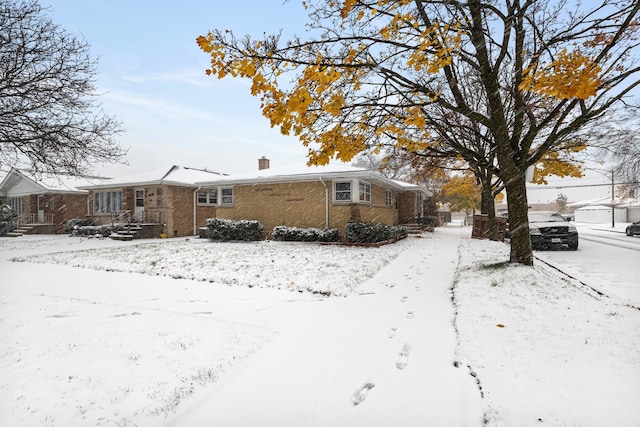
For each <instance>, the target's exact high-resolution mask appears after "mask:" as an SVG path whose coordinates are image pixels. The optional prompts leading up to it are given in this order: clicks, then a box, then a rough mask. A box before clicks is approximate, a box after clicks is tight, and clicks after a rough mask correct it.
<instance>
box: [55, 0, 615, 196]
mask: <svg viewBox="0 0 640 427" xmlns="http://www.w3.org/2000/svg"><path fill="white" fill-rule="evenodd" d="M42 4H43V6H45V7H50V13H51V15H52V18H53V20H54V22H55V23H57V24H58V25H60V26H62V27H63V28H64V29H65V30H66V31H68V32H70V33H72V34H74V35H76V36H80V37H84V38H85V39H86V40H87V41H88V43H89V44H90V46H91V53H92V55H93V56H94V57H98V58H99V66H98V75H97V86H98V91H99V92H100V93H103V96H102V102H103V106H104V109H105V111H106V112H107V113H108V114H110V115H115V116H117V117H118V118H119V119H120V120H121V121H122V122H123V128H124V130H125V132H124V133H123V134H122V136H121V138H120V142H121V145H122V146H123V147H125V148H128V149H129V154H128V156H127V160H128V163H129V165H128V166H127V165H106V166H100V165H97V171H98V172H99V173H100V174H102V175H105V176H112V177H116V176H122V175H129V174H133V173H138V172H142V171H146V170H150V169H155V168H159V167H165V166H168V165H173V164H178V165H182V166H189V167H201V168H204V167H206V168H208V169H211V170H216V171H220V172H224V173H231V174H235V173H243V172H247V171H252V170H254V169H256V168H257V163H258V162H257V159H258V158H259V157H261V156H266V157H268V158H270V159H271V166H272V167H278V166H285V165H293V164H298V165H299V164H304V163H305V162H306V154H307V150H306V149H305V148H304V147H303V146H302V144H301V143H300V142H299V141H298V140H297V139H296V138H294V137H285V136H283V135H281V134H280V132H279V130H278V129H272V128H271V127H270V126H269V122H268V120H267V119H266V118H264V117H263V116H262V115H261V112H260V107H259V104H260V102H259V99H257V98H254V97H252V96H251V95H250V93H249V83H248V82H247V81H244V80H241V79H233V78H226V79H224V80H218V79H216V78H214V77H208V76H206V75H205V73H204V70H205V69H206V68H207V66H208V64H209V57H208V56H207V55H206V54H205V53H203V52H202V51H201V50H200V49H199V48H198V46H197V44H196V42H195V39H196V37H197V36H199V35H203V34H206V33H207V31H209V30H212V29H215V28H218V29H227V28H228V29H232V30H233V31H234V33H235V34H236V35H237V36H243V35H245V34H250V35H252V36H260V35H261V34H262V33H263V32H266V33H274V32H278V31H280V30H282V31H283V38H287V37H290V36H291V35H293V34H299V35H302V34H304V32H305V27H304V23H305V22H307V15H306V13H305V11H304V9H303V8H302V6H301V1H298V0H291V1H288V2H286V3H283V2H282V1H281V0H251V1H249V2H227V1H203V0H187V1H184V2H175V1H169V0H160V1H153V2H152V1H149V0H141V1H135V2H132V1H130V0H109V1H106V0H94V1H86V0H43V1H42ZM605 182H608V181H607V179H606V178H604V177H601V176H600V175H599V174H598V173H592V177H591V178H590V179H589V180H588V181H579V180H562V181H559V180H558V179H556V178H551V179H550V181H549V185H550V186H557V185H562V184H565V185H569V186H571V185H584V184H585V183H586V184H591V183H597V184H601V183H605ZM559 193H563V194H565V195H568V196H569V201H579V200H585V199H591V198H596V197H610V189H609V187H593V188H574V189H570V188H563V189H555V188H554V189H546V190H539V189H536V190H531V191H529V202H530V203H540V202H542V203H543V202H547V201H554V200H555V199H556V197H557V196H558V194H559Z"/></svg>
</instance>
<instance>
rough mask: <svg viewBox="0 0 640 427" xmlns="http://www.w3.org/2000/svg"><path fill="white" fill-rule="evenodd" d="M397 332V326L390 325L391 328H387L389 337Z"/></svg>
mask: <svg viewBox="0 0 640 427" xmlns="http://www.w3.org/2000/svg"><path fill="white" fill-rule="evenodd" d="M397 333H398V328H397V327H395V326H392V327H391V329H389V332H387V336H388V337H389V338H393V337H395V336H396V334H397Z"/></svg>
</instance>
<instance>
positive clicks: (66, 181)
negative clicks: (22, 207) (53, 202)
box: [0, 169, 105, 197]
mask: <svg viewBox="0 0 640 427" xmlns="http://www.w3.org/2000/svg"><path fill="white" fill-rule="evenodd" d="M104 180H105V178H97V177H77V176H69V175H56V176H54V175H35V174H33V173H31V172H29V171H24V170H18V169H12V170H11V171H10V172H9V173H8V174H7V175H6V176H5V177H4V179H2V181H1V182H0V195H10V196H12V197H21V196H26V195H29V194H47V193H81V194H84V193H87V191H86V190H82V189H81V187H84V186H87V185H95V184H98V183H101V182H103V181H104Z"/></svg>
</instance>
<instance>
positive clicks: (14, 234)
mask: <svg viewBox="0 0 640 427" xmlns="http://www.w3.org/2000/svg"><path fill="white" fill-rule="evenodd" d="M22 235H23V233H20V232H18V231H12V232H10V233H7V234H5V236H7V237H22Z"/></svg>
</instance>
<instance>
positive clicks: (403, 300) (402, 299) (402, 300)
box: [400, 296, 408, 302]
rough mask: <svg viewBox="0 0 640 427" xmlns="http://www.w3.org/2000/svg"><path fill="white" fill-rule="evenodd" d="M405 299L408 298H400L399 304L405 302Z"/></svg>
mask: <svg viewBox="0 0 640 427" xmlns="http://www.w3.org/2000/svg"><path fill="white" fill-rule="evenodd" d="M407 298H408V297H406V296H404V297H402V298H400V302H407Z"/></svg>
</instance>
